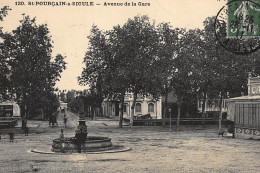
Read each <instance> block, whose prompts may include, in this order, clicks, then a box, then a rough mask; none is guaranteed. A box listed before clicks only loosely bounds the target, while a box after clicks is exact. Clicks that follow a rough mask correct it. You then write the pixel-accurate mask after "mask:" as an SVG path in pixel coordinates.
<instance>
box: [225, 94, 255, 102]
mask: <svg viewBox="0 0 260 173" xmlns="http://www.w3.org/2000/svg"><path fill="white" fill-rule="evenodd" d="M235 100H244V101H250V100H252V101H256V100H260V95H254V96H241V97H234V98H230V99H228V101H235Z"/></svg>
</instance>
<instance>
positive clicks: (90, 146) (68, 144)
mask: <svg viewBox="0 0 260 173" xmlns="http://www.w3.org/2000/svg"><path fill="white" fill-rule="evenodd" d="M62 143H63V144H62ZM64 146H65V148H66V149H65V152H66V151H69V152H77V150H78V146H77V144H76V143H75V138H74V137H70V138H65V139H63V140H62V139H60V138H58V139H54V140H53V143H52V151H54V152H62V151H64V150H62V148H61V147H64ZM81 148H82V150H85V152H96V151H105V150H110V149H112V142H111V139H110V138H107V137H98V136H88V138H87V140H86V141H85V143H84V145H82V146H81Z"/></svg>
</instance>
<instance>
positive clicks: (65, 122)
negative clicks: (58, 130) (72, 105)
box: [63, 114, 68, 127]
mask: <svg viewBox="0 0 260 173" xmlns="http://www.w3.org/2000/svg"><path fill="white" fill-rule="evenodd" d="M67 120H68V118H67V117H66V114H64V118H63V121H64V126H65V127H67Z"/></svg>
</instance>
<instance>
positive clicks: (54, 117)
mask: <svg viewBox="0 0 260 173" xmlns="http://www.w3.org/2000/svg"><path fill="white" fill-rule="evenodd" d="M61 113H64V116H63V122H64V126H65V127H67V122H68V118H67V116H66V113H65V110H64V109H62V110H61ZM57 118H58V111H57V112H55V113H54V114H53V115H52V116H50V117H49V126H51V125H52V127H53V126H57V127H58V122H57Z"/></svg>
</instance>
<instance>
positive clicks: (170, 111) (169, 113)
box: [169, 108, 172, 131]
mask: <svg viewBox="0 0 260 173" xmlns="http://www.w3.org/2000/svg"><path fill="white" fill-rule="evenodd" d="M171 111H172V109H171V108H169V114H170V131H172V115H171Z"/></svg>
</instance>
